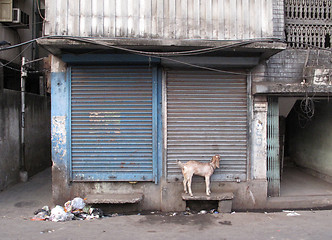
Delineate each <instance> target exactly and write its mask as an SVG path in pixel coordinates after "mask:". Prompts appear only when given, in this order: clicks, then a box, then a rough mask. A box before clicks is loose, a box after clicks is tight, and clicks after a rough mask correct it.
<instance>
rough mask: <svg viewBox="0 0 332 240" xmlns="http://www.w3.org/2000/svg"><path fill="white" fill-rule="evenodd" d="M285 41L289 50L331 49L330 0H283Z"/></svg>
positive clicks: (331, 16) (331, 9) (331, 5)
mask: <svg viewBox="0 0 332 240" xmlns="http://www.w3.org/2000/svg"><path fill="white" fill-rule="evenodd" d="M285 23H286V40H287V41H288V43H289V44H288V45H289V47H291V48H308V47H321V48H329V49H331V48H332V38H331V36H332V0H285Z"/></svg>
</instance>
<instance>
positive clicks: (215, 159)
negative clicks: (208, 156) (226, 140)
mask: <svg viewBox="0 0 332 240" xmlns="http://www.w3.org/2000/svg"><path fill="white" fill-rule="evenodd" d="M213 158H214V161H215V162H216V166H217V168H219V161H220V155H216V156H214V157H213Z"/></svg>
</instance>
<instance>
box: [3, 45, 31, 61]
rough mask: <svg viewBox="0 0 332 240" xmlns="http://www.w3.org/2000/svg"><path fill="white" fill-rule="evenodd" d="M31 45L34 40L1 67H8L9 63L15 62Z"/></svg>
mask: <svg viewBox="0 0 332 240" xmlns="http://www.w3.org/2000/svg"><path fill="white" fill-rule="evenodd" d="M31 45H32V42H31V43H30V44H29V45H28V46H26V47H25V48H24V49H23V50H22V51H21V52H20V53H19V54H17V55H16V56H15V57H14V58H13V59H12V60H10V61H9V62H7V63H6V64H3V63H1V66H0V67H7V66H8V65H9V64H11V63H12V62H14V61H15V60H16V59H17V58H18V57H19V56H21V55H22V54H23V53H24V52H25V50H27V49H28V48H29V47H30V46H31Z"/></svg>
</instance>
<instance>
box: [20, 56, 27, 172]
mask: <svg viewBox="0 0 332 240" xmlns="http://www.w3.org/2000/svg"><path fill="white" fill-rule="evenodd" d="M25 61H26V60H25V57H22V66H21V161H20V169H21V171H26V165H25V129H24V128H25V80H26V77H27V71H26V68H25Z"/></svg>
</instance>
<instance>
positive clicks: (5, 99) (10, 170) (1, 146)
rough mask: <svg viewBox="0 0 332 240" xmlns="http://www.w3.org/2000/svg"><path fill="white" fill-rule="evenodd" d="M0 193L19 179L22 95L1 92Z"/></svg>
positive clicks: (7, 91)
mask: <svg viewBox="0 0 332 240" xmlns="http://www.w3.org/2000/svg"><path fill="white" fill-rule="evenodd" d="M0 153H1V154H0V191H1V190H3V189H4V188H6V187H7V186H9V185H11V184H14V183H16V182H17V181H18V179H19V170H20V169H19V168H20V166H19V161H20V93H19V92H15V91H11V90H6V89H3V90H0Z"/></svg>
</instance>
